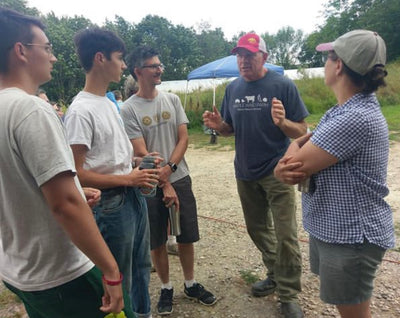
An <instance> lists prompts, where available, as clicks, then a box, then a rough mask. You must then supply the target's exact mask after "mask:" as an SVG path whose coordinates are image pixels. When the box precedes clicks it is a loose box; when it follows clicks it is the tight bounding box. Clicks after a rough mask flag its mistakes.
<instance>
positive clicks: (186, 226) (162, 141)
mask: <svg viewBox="0 0 400 318" xmlns="http://www.w3.org/2000/svg"><path fill="white" fill-rule="evenodd" d="M127 61H128V62H127V63H128V65H129V72H130V73H131V75H132V76H133V77H134V78H135V80H137V82H138V84H139V90H138V91H137V93H136V94H135V95H133V96H131V97H130V98H129V99H128V100H126V101H125V103H124V105H123V107H122V108H121V116H122V118H123V120H124V124H125V128H126V131H127V133H128V136H129V138H130V140H131V142H132V145H133V148H134V150H135V156H145V155H147V154H148V153H149V152H150V153H151V152H158V153H160V155H161V157H163V158H164V160H165V165H164V166H163V167H162V168H161V169H160V171H159V177H160V187H158V189H157V193H156V196H155V197H148V198H146V199H147V205H148V213H149V219H150V234H151V255H152V259H153V263H154V265H155V268H156V271H157V274H158V276H159V278H160V280H161V293H160V298H159V301H158V304H157V311H158V314H159V315H168V314H171V313H172V311H173V293H174V290H173V286H172V283H171V282H170V280H169V279H170V277H169V262H168V254H167V248H166V242H167V226H168V208H169V207H171V206H172V205H173V204H175V205H176V208H177V209H178V210H179V211H180V225H181V235H179V236H177V241H178V249H179V258H180V261H181V265H182V270H183V276H184V279H185V281H184V290H183V291H184V294H185V296H186V297H188V298H190V299H194V300H196V301H199V302H200V303H201V304H203V305H207V306H211V305H214V304H215V303H216V301H217V299H216V297H215V296H214V295H213V294H212V293H211V292H209V291H208V290H207V289H206V288H205V287H204V286H203V285H201V284H200V283H198V282H197V281H196V280H195V276H194V245H193V243H194V242H196V241H198V240H199V228H198V223H197V208H196V200H195V197H194V195H193V192H192V181H191V178H190V176H189V168H188V165H187V163H186V161H185V158H184V155H185V152H186V150H187V146H188V132H187V124H188V119H187V117H186V114H185V112H184V110H183V107H182V104H181V102H180V100H179V97H178V96H176V95H174V94H171V93H165V92H162V91H159V90H157V85H159V84H161V75H162V73H163V71H164V66H163V64H161V62H160V59H159V57H158V53H157V52H156V51H155V50H154V49H153V48H151V47H148V46H142V47H138V48H136V49H135V50H134V51H133V52H132V53H131V54H130V55H129V56H128V57H127Z"/></svg>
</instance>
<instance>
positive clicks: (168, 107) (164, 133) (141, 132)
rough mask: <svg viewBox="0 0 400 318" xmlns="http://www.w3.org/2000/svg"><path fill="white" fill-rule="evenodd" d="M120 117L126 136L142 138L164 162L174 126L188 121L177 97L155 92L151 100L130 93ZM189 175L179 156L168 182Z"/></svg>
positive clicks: (175, 137) (174, 139) (174, 136)
mask: <svg viewBox="0 0 400 318" xmlns="http://www.w3.org/2000/svg"><path fill="white" fill-rule="evenodd" d="M121 116H122V119H123V121H124V124H125V130H126V132H127V133H128V137H129V139H136V138H142V137H143V138H144V140H145V142H146V147H147V150H148V151H149V152H153V151H157V152H159V153H160V154H161V156H162V157H163V158H164V159H165V162H164V164H166V163H167V162H168V160H169V158H170V156H171V154H172V152H173V151H174V149H175V147H176V144H177V142H178V127H179V126H180V125H183V124H185V125H186V124H187V123H188V122H189V121H188V119H187V116H186V114H185V112H184V110H183V107H182V104H181V101H180V99H179V97H178V96H176V95H175V94H171V93H166V92H162V91H158V95H157V96H156V98H154V99H153V100H148V99H145V98H141V97H138V96H136V95H133V96H131V97H130V98H129V99H128V100H126V101H125V103H124V105H123V107H122V108H121ZM187 175H189V168H188V165H187V163H186V161H185V158H182V160H181V162H180V163H179V165H178V170H177V171H176V172H174V173H172V174H171V176H170V178H169V181H170V182H171V183H173V182H175V181H177V180H180V179H182V178H183V177H186V176H187Z"/></svg>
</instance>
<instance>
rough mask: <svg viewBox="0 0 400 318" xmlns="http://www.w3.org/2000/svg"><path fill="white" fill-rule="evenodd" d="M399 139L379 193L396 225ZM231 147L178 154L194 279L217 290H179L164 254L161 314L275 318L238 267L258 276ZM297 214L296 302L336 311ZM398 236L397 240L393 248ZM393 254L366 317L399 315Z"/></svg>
mask: <svg viewBox="0 0 400 318" xmlns="http://www.w3.org/2000/svg"><path fill="white" fill-rule="evenodd" d="M399 153H400V143H393V144H392V145H391V151H390V163H389V171H388V185H389V188H390V195H389V196H388V197H387V200H388V202H389V203H390V204H391V206H392V208H393V212H394V217H395V220H396V223H397V224H400V223H399V222H400V160H398V158H397V157H396V156H395V154H396V155H398V154H399ZM233 158H234V152H233V151H231V150H213V149H204V148H202V149H194V148H193V146H190V147H189V150H188V152H187V155H186V159H187V161H188V164H189V167H190V170H191V176H192V180H193V190H194V193H195V196H196V198H197V205H198V214H199V226H200V235H201V240H200V241H199V242H198V243H196V245H195V251H196V262H195V276H196V279H197V281H199V282H200V283H202V284H203V285H204V286H206V287H207V288H208V289H209V290H211V291H213V292H214V293H215V295H216V296H217V297H218V302H217V304H216V305H215V306H212V307H205V306H202V305H200V304H198V303H194V302H192V301H189V300H187V299H186V298H184V296H183V277H182V271H181V269H180V264H179V259H178V257H176V256H170V271H171V282H172V284H173V285H174V290H175V300H174V302H175V305H174V312H173V313H172V314H171V315H170V316H169V317H171V318H175V317H187V318H201V317H204V318H206V317H207V318H239V317H240V318H258V317H271V318H274V317H281V315H280V313H279V306H278V303H277V297H276V295H270V296H267V297H264V298H254V297H252V296H251V294H250V285H248V284H247V283H246V282H245V280H243V278H242V275H243V273H251V274H252V275H256V276H258V277H259V278H264V277H265V268H264V266H263V264H262V261H261V257H260V253H259V252H258V250H257V249H256V248H255V247H254V245H253V243H252V242H251V240H250V239H249V237H248V235H247V233H246V229H245V227H244V220H243V215H242V210H241V207H240V202H239V199H238V196H237V192H236V183H235V179H234V170H233ZM297 215H298V220H299V240H300V248H301V251H302V256H303V275H302V288H303V292H302V293H301V294H300V303H301V306H302V308H303V310H304V313H305V316H306V317H310V318H317V317H339V315H338V313H337V312H336V309H335V308H334V307H333V306H329V305H325V304H323V303H322V302H321V301H320V300H319V282H318V278H317V277H315V276H314V275H313V274H311V273H310V270H309V257H308V237H307V233H305V232H304V230H303V228H302V226H301V211H300V209H298V211H297ZM399 246H400V242H398V243H397V248H398V247H399ZM159 288H160V282H159V280H158V277H157V274H156V273H152V274H151V283H150V293H151V295H152V304H153V306H152V307H153V313H154V314H153V316H154V317H156V316H157V314H156V313H155V309H154V308H155V305H156V303H157V300H158V295H159ZM399 302H400V253H398V252H396V251H389V252H388V253H387V254H386V255H385V260H384V262H383V263H382V265H381V267H380V268H379V271H378V273H377V278H376V281H375V291H374V296H373V299H372V316H373V317H382V318H386V317H387V318H389V317H390V318H392V317H400V306H399ZM9 317H24V314H23V309H21V306H20V305H15V304H14V303H10V304H8V305H7V306H5V307H4V308H0V318H9Z"/></svg>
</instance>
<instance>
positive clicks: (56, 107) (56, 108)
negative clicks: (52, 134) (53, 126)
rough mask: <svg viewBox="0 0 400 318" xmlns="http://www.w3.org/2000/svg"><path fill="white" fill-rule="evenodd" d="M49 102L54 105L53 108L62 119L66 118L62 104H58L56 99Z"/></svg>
mask: <svg viewBox="0 0 400 318" xmlns="http://www.w3.org/2000/svg"><path fill="white" fill-rule="evenodd" d="M49 103H50V105H51V106H53V108H54V110H55V111H56V113H57V115H58V117H60V118H61V119H64V112H63V110H62V107H61V106H60V105H58V104H57V102H54V101H50V102H49Z"/></svg>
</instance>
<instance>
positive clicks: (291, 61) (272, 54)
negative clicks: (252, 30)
mask: <svg viewBox="0 0 400 318" xmlns="http://www.w3.org/2000/svg"><path fill="white" fill-rule="evenodd" d="M261 36H262V38H263V39H264V41H265V42H266V43H268V52H269V60H270V62H271V63H275V64H279V65H282V66H283V67H284V68H285V69H292V68H296V66H297V65H298V64H299V61H298V55H299V52H300V49H301V47H302V44H303V41H304V40H303V31H301V30H297V31H296V30H294V29H293V28H292V27H290V26H287V27H283V28H281V29H279V30H278V32H277V33H276V35H269V34H268V33H266V34H264V35H261Z"/></svg>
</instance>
